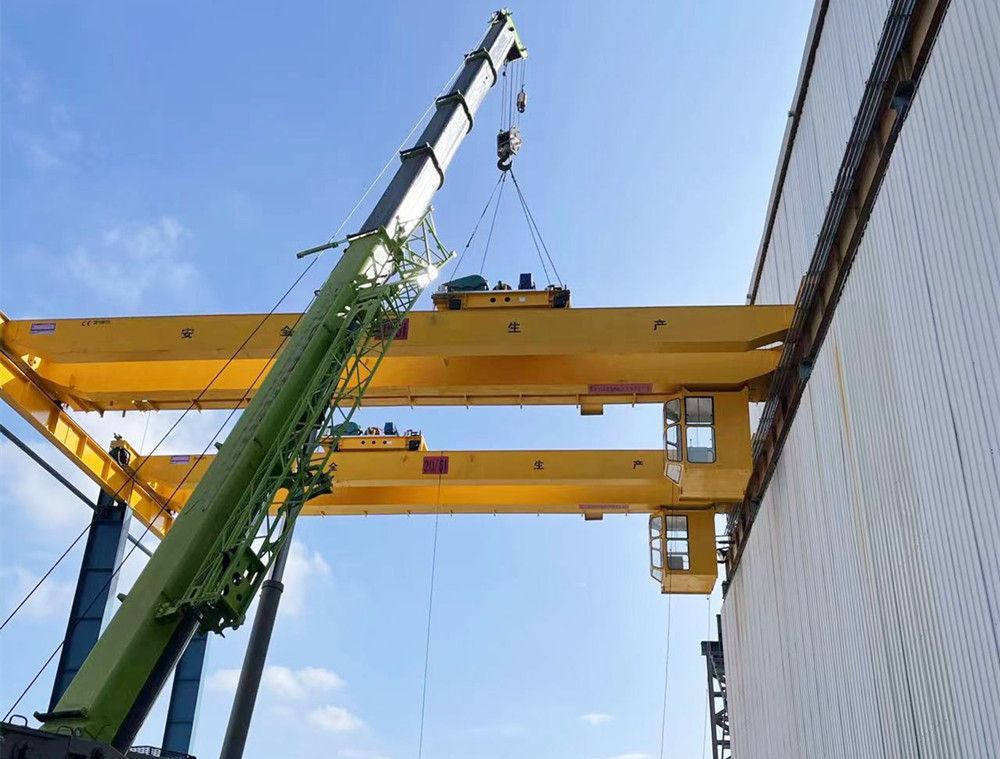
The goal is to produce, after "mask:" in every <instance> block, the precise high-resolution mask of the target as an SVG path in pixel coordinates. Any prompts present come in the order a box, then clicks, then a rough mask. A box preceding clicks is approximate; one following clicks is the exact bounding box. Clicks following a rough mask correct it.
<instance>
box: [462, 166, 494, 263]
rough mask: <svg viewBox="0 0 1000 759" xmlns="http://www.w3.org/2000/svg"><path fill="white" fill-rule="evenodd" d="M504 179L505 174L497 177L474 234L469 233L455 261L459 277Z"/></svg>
mask: <svg viewBox="0 0 1000 759" xmlns="http://www.w3.org/2000/svg"><path fill="white" fill-rule="evenodd" d="M502 181H503V174H501V175H500V176H499V177H497V181H496V184H494V185H493V190H492V191H491V192H490V196H489V198H487V199H486V205H485V206H483V211H482V213H480V214H479V218H478V219H476V224H475V226H473V227H472V234H470V235H469V239H468V240H466V241H465V247H464V248H462V252H461V253H460V254H459V256H458V260H457V261H456V262H455V276H456V277H457V276H458V274H459V272H461V270H462V259H463V258H465V254H466V253H467V252H468V250H469V246H470V245H472V241H473V240H474V239H475V237H476V232H478V231H479V225H480V224H481V223H482V221H483V218H484V217H485V216H486V212H487V211H489V210H490V203H492V202H493V196H494V195H495V194H496V191H497V188H498V187H499V186H500V183H501V182H502Z"/></svg>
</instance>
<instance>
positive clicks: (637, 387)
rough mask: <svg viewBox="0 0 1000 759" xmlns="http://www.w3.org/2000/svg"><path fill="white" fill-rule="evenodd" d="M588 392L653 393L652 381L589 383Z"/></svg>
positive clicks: (609, 393) (608, 393)
mask: <svg viewBox="0 0 1000 759" xmlns="http://www.w3.org/2000/svg"><path fill="white" fill-rule="evenodd" d="M587 392H589V393H593V394H595V395H613V394H615V393H630V394H631V393H637V394H638V393H651V392H653V384H652V383H651V382H618V383H615V382H610V383H602V384H598V385H587Z"/></svg>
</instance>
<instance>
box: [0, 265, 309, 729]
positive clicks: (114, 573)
mask: <svg viewBox="0 0 1000 759" xmlns="http://www.w3.org/2000/svg"><path fill="white" fill-rule="evenodd" d="M316 260H318V257H317V259H316ZM313 297H314V298H315V296H313ZM300 318H301V317H300ZM297 323H298V321H296V324H297ZM287 339H288V338H287V337H285V338H283V339H282V340H281V341H280V342H279V343H278V346H277V347H276V348H275V349H274V351H273V352H272V354H271V357H270V359H269V360H268V361H267V362H265V363H264V365H263V366H262V367H261V370H260V372H258V373H257V376H256V377H255V378H254V380H253V382H251V384H250V387H249V388H247V390H246V391H245V392H244V393H243V397H242V398H241V399H240V403H241V404H242V402H243V401H245V400H246V399H247V396H248V395H249V393H250V390H251V389H253V386H254V385H256V384H257V382H258V381H259V380H260V379H261V377H263V376H264V374H265V372H266V371H267V368H268V365H269V364H270V363H271V361H273V360H274V357H275V356H276V355H277V354H278V351H279V350H280V349H281V347H282V345H284V341H285V340H287ZM238 410H239V405H237V406H236V408H233V409H232V410H231V411H230V412H229V414H228V415H227V416H226V419H225V421H224V422H223V423H222V424H221V425H220V426H219V428H218V430H217V431H216V433H215V434H214V435H213V436H212V439H211V440H209V441H208V444H207V445H206V446H205V447H204V449H202V451H201V453H200V454H199V455H198V457H197V458H196V459H195V460H194V461H195V464H196V463H197V462H198V460H199V459H201V458H203V457H204V456H205V454H206V453H208V450H209V449H210V448H211V447H212V445H213V444H214V443H215V441H216V440H217V439H218V437H219V435H220V434H222V430H223V429H225V427H226V425H227V424H229V421H230V420H231V419H232V418H233V416H234V415H235V414H236V412H237V411H238ZM164 439H165V438H164ZM160 442H163V441H162V440H161V441H160ZM154 450H155V449H154ZM149 455H152V452H150V454H149ZM195 464H192V465H191V466H190V467H189V468H188V470H187V472H185V473H184V476H183V477H182V478H181V480H180V482H178V483H177V486H176V487H175V488H174V489H173V491H172V492H171V493H170V496H169V497H168V498H167V500H166V501H165V502H164V504H163V505H162V506H160V508H159V510H158V511H157V512H156V514H155V515H154V516H153V518H152V519H151V520H150V521H149V524H147V525H146V527H145V529H144V530H143V531H142V533H141V534H140V535H139V537H138V539H137V541H136V543H135V544H134V545H133V546H132V547H131V548H130V549H129V550H128V553H126V554H125V556H123V557H122V559H121V561H119V562H118V563H117V564H116V565H115V567H114V569H112V571H111V574H110V575H108V579H107V580H105V582H104V585H102V586H101V588H100V590H98V591H97V592H96V593H95V594H94V596H93V597H92V598H91V599H90V603H89V604H87V607H86V608H85V609H84V610H83V611H82V612H81V613H80V615H79V616H78V617H76V619H75V620H73V624H72V625H70V626H67V629H66V634H65V635H64V636H63V639H62V640H61V641H59V643H58V644H57V645H56V647H55V648H54V649H53V650H52V653H51V654H49V656H48V658H47V659H46V660H45V661H44V662H43V663H42V665H41V666H40V667H39V668H38V671H37V672H36V673H35V675H34V677H32V678H31V681H30V682H29V683H28V684H27V685H26V686H25V687H24V690H22V691H21V694H20V695H19V696H18V697H17V700H16V701H14V703H13V704H12V705H11V707H10V709H8V710H7V713H6V714H5V715H4V720H7V719H9V718H10V715H11V714H13V713H14V710H15V709H16V708H17V706H18V704H20V703H21V700H22V699H23V698H24V697H25V696H26V695H27V694H28V692H29V691H30V690H31V688H32V687H33V686H34V685H35V683H36V682H38V678H39V677H41V676H42V673H43V672H44V671H45V670H46V668H47V667H48V666H49V664H51V663H52V660H53V659H54V658H55V657H56V654H58V653H59V651H60V650H61V649H62V647H63V646H64V645H66V641H67V640H68V639H69V636H70V634H71V633H72V632H73V631H74V630H75V628H76V625H77V624H79V622H80V620H81V619H82V618H83V617H84V616H86V614H87V612H89V611H90V610H91V608H93V606H94V604H95V603H96V602H97V599H98V598H99V597H100V596H101V595H102V594H103V593H104V591H106V590H107V589H108V588H109V587H110V586H111V583H112V581H113V580H114V578H115V577H117V576H118V573H119V572H120V571H121V568H122V567H123V566H125V562H126V561H128V560H129V559H130V558H131V556H132V554H133V553H135V549H136V548H137V547H138V546H139V544H140V543H141V542H142V539H143V538H144V537H146V535H148V534H149V531H150V530H151V529H152V525H153V524H154V523H155V521H156V520H157V519H158V518H159V517H160V515H161V514H162V513H163V511H164V510H165V509H166V508H167V506H168V504H169V503H170V502H171V500H172V499H173V497H174V496H175V495H176V494H177V492H178V491H179V490H180V489H181V487H182V486H183V485H184V483H185V482H186V481H187V479H188V477H189V476H190V475H191V473H192V472H193V471H194V468H195ZM88 529H89V525H88ZM60 559H61V557H60ZM29 595H30V594H29Z"/></svg>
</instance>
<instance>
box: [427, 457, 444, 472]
mask: <svg viewBox="0 0 1000 759" xmlns="http://www.w3.org/2000/svg"><path fill="white" fill-rule="evenodd" d="M424 474H448V457H447V456H424Z"/></svg>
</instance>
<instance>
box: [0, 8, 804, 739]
mask: <svg viewBox="0 0 1000 759" xmlns="http://www.w3.org/2000/svg"><path fill="white" fill-rule="evenodd" d="M525 55H526V51H525V49H524V47H523V45H521V42H520V39H519V37H518V35H517V31H516V30H515V28H514V25H513V22H512V20H511V17H510V14H509V13H508V12H506V11H500V12H497V13H496V14H494V16H493V18H492V19H491V23H490V28H489V30H488V32H487V34H486V36H485V38H484V39H483V41H482V43H481V44H480V46H479V47H478V48H477V49H476V50H475V51H473V52H472V53H470V54H468V55H467V56H466V58H465V65H464V68H463V69H462V70H461V73H460V74H459V75H458V77H457V78H456V80H455V81H454V82H453V84H452V89H451V91H450V92H448V93H447V94H445V95H443V96H441V97H439V98H438V99H437V100H436V112H435V115H434V116H433V117H432V118H431V120H430V122H429V124H428V125H427V127H426V128H425V130H424V133H423V134H422V135H421V137H420V138H419V139H418V141H417V143H416V146H415V147H414V148H412V149H410V150H407V151H403V152H402V153H401V159H402V165H401V167H400V169H399V170H398V172H397V174H396V175H395V177H394V178H393V180H392V181H391V183H390V185H389V187H388V188H387V190H386V191H385V193H384V194H383V196H382V198H381V199H380V200H379V202H378V203H377V204H376V207H375V209H374V210H373V211H372V213H371V215H370V216H369V218H368V220H367V221H366V222H365V223H364V224H363V225H362V228H361V231H360V232H359V233H358V234H356V235H353V236H351V237H350V238H348V240H347V241H346V242H347V245H346V249H345V250H344V252H343V255H342V257H341V259H340V261H339V263H338V264H337V265H336V267H335V268H334V269H333V272H332V273H331V275H330V278H329V279H328V281H327V283H326V284H325V285H324V286H323V288H322V289H321V290H320V291H318V292H317V299H316V301H315V302H314V304H313V305H312V306H311V307H310V309H309V310H308V311H307V312H306V313H305V314H304V315H300V314H291V313H286V314H278V313H275V314H271V315H270V316H266V317H265V316H263V315H259V314H248V315H232V316H164V317H135V318H118V317H94V318H80V319H34V320H11V319H8V318H7V317H0V396H2V398H3V399H4V401H5V402H7V403H8V404H9V405H10V406H11V407H12V408H14V409H15V410H16V411H18V412H19V413H20V414H21V415H22V416H23V417H24V418H25V419H27V420H28V421H29V422H30V423H31V424H32V425H33V426H34V427H35V428H36V429H37V430H39V431H40V432H41V433H42V434H43V435H44V436H45V437H46V438H47V439H48V440H49V441H50V442H51V443H52V444H53V445H55V446H56V448H57V449H58V450H60V451H61V452H62V453H63V454H65V455H66V456H68V457H69V459H70V460H71V461H72V462H73V463H74V464H76V465H77V466H78V467H79V468H80V469H81V470H82V471H84V472H85V473H86V474H87V475H88V476H89V477H91V478H92V479H93V480H94V481H95V482H96V483H98V484H99V485H100V486H101V488H102V490H103V491H104V492H105V493H113V494H114V495H113V496H112V499H113V500H120V501H123V502H126V503H127V505H128V506H129V507H130V508H131V509H132V510H133V511H134V513H135V514H136V515H137V516H138V518H139V519H140V520H141V521H142V522H143V523H144V524H146V525H147V526H148V527H149V528H150V530H152V531H153V532H154V533H155V534H157V535H159V536H161V537H162V538H163V540H162V542H161V544H160V547H159V548H158V549H157V550H156V551H155V552H154V553H153V555H152V558H151V559H150V562H149V564H148V565H147V567H146V569H145V570H144V571H143V572H142V574H141V575H140V577H139V579H138V580H137V582H136V584H135V585H134V586H133V588H132V590H131V591H130V592H129V594H128V596H127V597H126V598H125V599H124V601H123V604H122V607H121V608H120V609H119V611H118V613H117V614H116V615H115V617H114V618H113V620H112V621H111V623H110V624H109V625H108V627H107V630H106V631H105V632H104V633H103V634H102V635H101V637H100V639H98V640H97V641H96V644H95V645H94V646H93V649H92V650H91V653H90V655H89V656H88V657H87V658H86V660H85V661H83V662H82V666H81V667H80V669H79V672H78V673H77V674H76V676H75V677H74V678H73V679H72V680H71V681H70V682H69V684H68V687H67V688H66V690H65V692H64V693H62V694H61V695H60V697H59V698H58V699H54V701H57V703H54V705H53V707H52V708H50V710H49V711H48V712H46V713H43V714H38V715H37V716H38V717H39V719H41V720H42V721H43V723H44V725H43V731H35V730H32V729H30V728H26V727H20V726H16V725H11V724H9V723H5V724H4V725H3V726H2V730H3V731H4V735H5V737H7V738H11V739H13V738H12V736H16V737H17V740H19V741H22V742H23V746H32V747H35V748H36V749H38V750H40V751H43V752H44V751H49V750H50V749H51V748H52V746H53V745H55V744H53V743H51V742H50V739H52V738H53V737H54V736H56V737H58V736H59V735H60V734H62V733H65V735H66V736H69V738H68V739H66V738H65V737H63V738H59V742H58V747H57V748H56V749H55V752H56V753H52V754H44V753H43V754H40V755H42V756H48V755H52V756H68V755H70V754H68V753H64V754H60V753H58V752H59V751H62V748H61V747H63V746H64V745H65V750H66V751H67V752H68V751H70V750H80V751H84V752H85V751H99V752H104V753H101V755H102V756H105V755H106V756H117V755H122V754H124V753H126V752H127V751H128V749H129V747H130V746H131V742H132V740H133V738H134V736H135V733H136V731H137V730H138V728H139V726H140V725H141V724H142V721H143V720H144V718H145V716H146V714H147V712H148V710H149V708H150V706H151V705H152V702H153V700H154V699H155V696H156V694H157V693H158V692H159V689H160V688H161V687H162V685H163V682H164V681H165V679H166V677H167V676H168V674H169V672H170V671H171V669H172V668H173V666H174V664H175V663H176V661H177V659H178V657H179V656H180V654H181V652H182V651H183V650H184V649H185V647H186V646H187V644H188V641H189V640H190V639H191V637H192V636H193V635H194V634H195V632H196V631H197V630H199V629H200V630H202V631H222V630H223V629H225V628H228V627H236V626H238V625H240V624H241V623H242V622H243V620H244V617H245V614H246V610H247V608H248V607H249V605H250V603H251V600H252V598H253V596H254V594H255V591H256V590H257V589H258V588H259V587H260V585H261V583H263V581H264V579H265V576H266V574H267V572H268V571H269V569H271V568H272V566H273V568H274V571H275V572H278V571H279V569H280V567H281V566H282V565H283V558H282V557H283V556H284V555H286V552H287V545H288V540H289V538H290V535H291V530H292V527H293V525H294V522H295V519H296V518H297V517H298V516H299V515H300V514H304V515H309V514H320V515H346V514H364V515H392V514H397V515H398V514H421V513H424V514H427V513H435V514H441V513H448V514H462V513H561V514H578V515H583V516H584V517H586V518H589V519H599V518H601V517H603V516H604V515H605V514H614V513H644V514H649V515H650V521H649V525H650V546H649V548H650V555H651V572H652V574H653V576H654V578H655V579H656V580H657V581H658V582H659V583H660V586H661V588H662V590H663V592H682V593H708V592H711V590H712V587H713V585H714V583H715V580H716V575H717V570H716V567H717V557H716V542H715V528H714V517H715V514H716V513H717V512H718V511H725V510H727V509H728V508H729V507H730V506H731V505H733V504H736V503H738V502H740V501H741V500H742V498H743V496H744V492H745V488H746V484H747V481H748V479H749V477H750V474H751V471H752V463H751V453H750V442H751V441H750V429H749V414H748V404H749V403H750V402H753V401H762V400H765V397H766V394H767V389H768V386H769V382H770V379H771V376H772V374H773V372H774V371H775V369H776V367H777V366H778V361H779V358H780V355H781V343H782V341H783V339H784V338H785V336H786V334H787V332H788V327H789V322H790V320H791V316H792V309H791V308H790V307H784V306H704V307H668V306H663V307H659V306H656V307H645V308H610V309H588V308H571V307H569V292H568V291H565V290H560V291H558V292H552V291H547V290H546V291H535V290H532V289H521V290H509V289H506V290H500V291H489V292H485V293H482V292H471V293H462V294H461V295H447V296H436V297H435V298H434V303H435V306H436V310H434V311H428V312H412V311H411V308H412V306H413V304H414V303H415V301H416V298H417V296H418V295H419V293H420V291H421V290H422V288H423V287H424V286H425V285H426V282H427V280H428V279H429V275H430V274H431V273H433V272H436V271H437V268H438V267H439V266H441V265H443V264H444V263H446V262H447V260H448V258H449V257H450V253H449V252H448V251H447V250H446V249H445V248H444V247H443V246H442V245H441V244H440V242H439V241H438V239H437V236H436V232H435V230H434V228H433V224H432V222H431V220H430V219H429V216H428V210H429V204H430V200H431V198H432V196H433V195H434V192H435V190H436V189H437V187H438V186H440V184H441V183H442V182H443V181H444V174H445V170H446V169H447V166H448V164H449V163H450V161H451V159H452V157H453V156H454V154H455V151H456V150H457V148H458V146H459V144H460V142H461V140H462V137H463V136H464V134H465V133H467V132H468V131H469V130H471V128H472V120H473V115H474V114H475V112H476V110H477V109H478V106H479V104H480V103H481V101H482V99H483V97H484V96H485V94H486V91H487V90H488V89H489V88H490V87H491V86H492V85H493V84H494V83H495V82H496V80H497V70H498V68H499V67H500V66H502V65H504V64H506V63H507V62H510V61H516V60H518V59H520V58H523V57H524V56H525ZM503 137H504V135H503V134H501V138H503ZM513 139H514V136H513V135H508V138H507V142H506V143H505V144H507V143H509V144H513V143H512V141H513ZM499 142H501V143H502V142H504V140H503V139H501V140H500V141H499ZM509 159H510V156H509V155H508V156H506V158H505V159H503V160H502V161H501V164H500V168H501V170H506V169H509ZM421 241H422V242H423V247H421V246H420V242H421ZM248 334H250V335H251V337H250V339H249V340H247V339H246V336H247V335H248ZM638 403H657V404H662V407H663V440H664V444H663V447H662V448H658V449H655V450H638V451H596V450H589V451H588V450H585V451H541V450H535V451H532V450H526V451H453V450H447V449H445V450H431V449H429V448H428V446H427V444H426V442H425V441H424V440H423V437H422V436H420V435H419V434H407V435H387V434H384V433H382V432H378V433H376V432H374V431H373V432H372V434H365V433H362V434H360V435H347V434H345V427H344V426H343V422H340V423H337V422H336V419H339V418H346V419H347V420H349V419H350V416H351V414H352V413H353V411H354V410H355V409H357V408H358V407H359V406H361V405H365V406H371V407H375V406H403V405H406V406H472V405H477V406H478V405H521V406H527V405H572V406H576V407H578V408H579V409H580V411H581V413H583V414H585V415H594V414H600V413H602V411H603V408H604V406H605V405H608V404H638ZM243 406H246V407H247V408H246V410H245V411H244V412H243V414H242V415H241V416H240V418H239V420H238V421H237V423H236V427H235V429H234V430H233V432H232V433H230V436H229V439H228V440H227V441H226V442H225V444H224V445H222V446H221V448H220V450H219V452H218V453H217V454H216V455H211V456H209V455H196V454H190V455H182V456H176V455H175V456H166V457H165V456H151V457H143V456H140V455H139V454H138V453H137V452H136V451H135V450H134V449H133V448H132V447H131V445H130V444H129V443H128V441H124V440H120V439H119V440H116V441H115V442H114V443H113V444H112V445H111V447H110V448H107V447H105V446H104V445H103V444H101V443H99V442H98V441H95V440H94V439H93V438H92V437H91V436H90V435H88V434H87V433H86V431H85V430H84V429H83V428H82V427H81V426H80V425H79V423H78V422H77V421H76V420H75V419H74V418H73V416H72V412H98V413H106V412H124V413H127V412H132V411H143V412H148V411H154V410H169V409H188V408H197V409H233V408H239V407H243ZM338 414H339V416H338ZM265 524H266V528H265ZM261 530H264V532H263V541H262V542H261V538H260V536H261V532H260V531H261ZM266 592H267V590H266V589H265V593H266ZM276 603H277V602H276V601H274V604H275V608H276ZM264 606H265V602H264V601H263V600H262V602H261V607H262V608H263V607H264ZM258 619H260V617H258ZM272 619H273V617H272ZM255 626H256V624H255ZM268 634H269V633H268ZM252 639H253V636H252ZM257 675H258V676H259V672H258V673H257ZM250 703H251V705H252V700H251V702H250ZM234 712H235V709H234ZM230 724H231V727H232V724H233V722H231V723H230ZM243 737H244V738H245V731H244V736H243ZM227 743H228V736H227ZM71 744H72V745H71ZM6 745H7V746H11V745H13V744H12V743H11V742H10V741H9V740H8V741H7V744H6ZM18 745H22V744H18ZM225 751H226V749H225V748H224V753H225ZM239 751H240V752H241V751H242V744H239ZM81 755H83V754H81ZM91 755H95V754H91ZM232 755H234V756H238V755H239V753H238V752H237V753H234V754H232ZM5 756H6V755H5Z"/></svg>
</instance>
